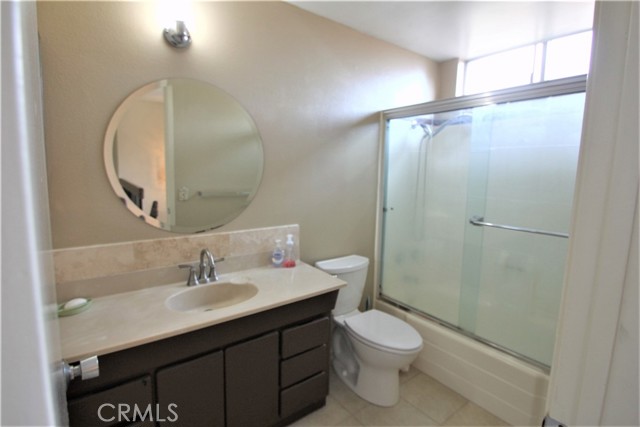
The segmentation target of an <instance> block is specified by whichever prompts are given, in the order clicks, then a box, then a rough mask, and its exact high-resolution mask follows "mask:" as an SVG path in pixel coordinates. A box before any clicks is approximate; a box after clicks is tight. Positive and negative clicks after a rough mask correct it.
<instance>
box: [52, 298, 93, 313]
mask: <svg viewBox="0 0 640 427" xmlns="http://www.w3.org/2000/svg"><path fill="white" fill-rule="evenodd" d="M90 306H91V298H88V299H87V302H85V303H84V304H82V305H78V306H76V307H73V308H64V304H59V305H58V317H65V316H73V315H74V314H78V313H82V312H83V311H85V310H87V309H88V308H89V307H90Z"/></svg>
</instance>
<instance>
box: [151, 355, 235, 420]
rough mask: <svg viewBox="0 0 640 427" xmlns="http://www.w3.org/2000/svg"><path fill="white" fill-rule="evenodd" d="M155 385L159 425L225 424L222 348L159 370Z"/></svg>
mask: <svg viewBox="0 0 640 427" xmlns="http://www.w3.org/2000/svg"><path fill="white" fill-rule="evenodd" d="M156 385H157V388H158V411H159V413H160V416H159V417H158V421H159V425H160V426H175V427H178V426H185V427H199V426H203V427H204V426H207V427H217V426H221V427H222V426H224V359H223V353H222V351H218V352H215V353H211V354H208V355H206V356H202V357H199V358H197V359H193V360H189V361H187V362H182V363H180V364H177V365H173V366H169V367H167V368H164V369H161V370H159V371H158V373H157V374H156Z"/></svg>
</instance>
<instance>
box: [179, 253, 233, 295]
mask: <svg viewBox="0 0 640 427" xmlns="http://www.w3.org/2000/svg"><path fill="white" fill-rule="evenodd" d="M220 261H224V258H214V257H213V254H211V252H210V251H209V249H203V250H201V251H200V264H197V266H198V274H197V275H196V264H180V265H179V266H178V267H180V268H188V269H189V278H188V279H187V286H195V285H199V284H201V283H211V282H217V281H218V272H217V271H216V262H220ZM207 267H209V269H208V270H207Z"/></svg>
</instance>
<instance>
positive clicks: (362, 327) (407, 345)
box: [344, 310, 422, 351]
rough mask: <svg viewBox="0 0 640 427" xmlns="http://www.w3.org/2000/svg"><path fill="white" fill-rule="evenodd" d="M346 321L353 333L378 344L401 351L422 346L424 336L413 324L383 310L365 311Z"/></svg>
mask: <svg viewBox="0 0 640 427" xmlns="http://www.w3.org/2000/svg"><path fill="white" fill-rule="evenodd" d="M344 323H345V325H346V326H347V328H348V329H349V330H350V331H351V332H352V333H354V334H356V335H357V336H359V337H360V338H362V339H364V340H365V341H369V342H371V343H373V344H374V345H377V346H381V347H386V348H389V349H392V350H400V351H411V350H416V349H418V348H420V347H421V346H422V337H421V336H420V334H418V332H417V331H416V330H415V329H413V328H412V327H411V325H409V324H408V323H406V322H404V321H402V320H400V319H398V318H397V317H393V316H391V315H389V314H387V313H383V312H382V311H378V310H369V311H365V312H364V313H362V314H359V315H356V316H352V317H348V318H346V319H345V321H344Z"/></svg>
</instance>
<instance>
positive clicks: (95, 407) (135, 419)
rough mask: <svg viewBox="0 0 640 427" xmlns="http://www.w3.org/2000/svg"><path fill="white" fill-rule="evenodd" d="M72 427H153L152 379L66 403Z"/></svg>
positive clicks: (148, 378) (141, 379)
mask: <svg viewBox="0 0 640 427" xmlns="http://www.w3.org/2000/svg"><path fill="white" fill-rule="evenodd" d="M68 409H69V425H70V426H71V427H96V426H115V425H118V426H134V425H135V426H153V425H154V421H155V419H154V418H153V413H152V411H153V393H152V389H151V377H149V376H145V377H142V378H138V379H136V380H133V381H129V382H126V383H124V384H120V385H117V386H113V387H111V388H108V389H106V390H102V391H99V392H96V393H91V394H88V395H86V396H82V397H79V398H76V399H72V400H69V402H68Z"/></svg>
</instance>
